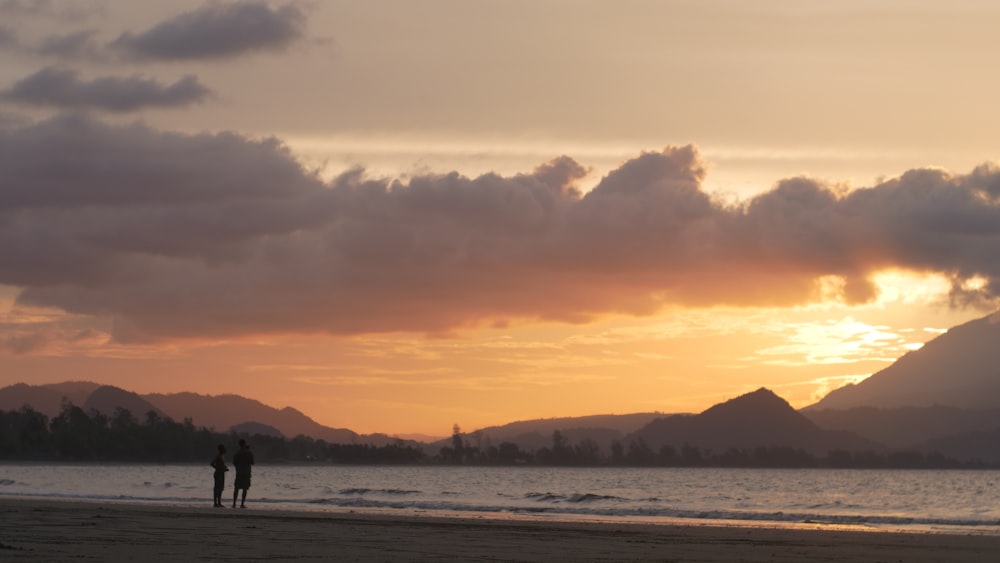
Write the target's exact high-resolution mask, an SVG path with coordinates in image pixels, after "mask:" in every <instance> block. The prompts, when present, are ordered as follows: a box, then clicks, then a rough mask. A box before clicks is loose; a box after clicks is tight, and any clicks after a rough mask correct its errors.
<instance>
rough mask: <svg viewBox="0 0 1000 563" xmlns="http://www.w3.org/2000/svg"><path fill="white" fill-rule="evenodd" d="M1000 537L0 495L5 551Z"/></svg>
mask: <svg viewBox="0 0 1000 563" xmlns="http://www.w3.org/2000/svg"><path fill="white" fill-rule="evenodd" d="M997 553H1000V537H997V536H992V535H975V534H964V535H959V534H944V533H890V532H877V531H858V530H844V529H821V528H820V527H815V528H814V527H809V526H801V527H780V528H776V527H745V526H720V525H714V526H711V525H674V524H624V523H623V524H619V523H593V522H563V521H558V522H557V521H524V520H505V519H485V518H450V517H437V516H435V517H420V516H403V515H392V514H373V513H363V512H336V513H316V512H290V511H272V510H254V509H253V508H252V507H251V508H248V509H245V510H241V509H232V508H228V507H227V508H213V507H211V505H208V504H207V503H206V506H205V507H185V506H151V505H139V504H124V503H120V504H119V503H97V502H75V501H55V500H35V499H27V498H9V497H0V559H2V560H4V561H70V560H72V561H125V560H133V561H235V560H253V561H297V562H302V561H449V560H450V561H471V560H480V561H692V562H695V561H696V562H723V561H725V562H733V561H746V562H752V561H787V562H804V561H867V562H875V561H885V562H893V563H895V562H899V561H903V562H907V563H909V562H924V561H927V562H929V561H941V562H951V563H960V562H963V561H969V562H972V561H977V562H978V561H985V560H990V559H992V558H994V557H996V554H997Z"/></svg>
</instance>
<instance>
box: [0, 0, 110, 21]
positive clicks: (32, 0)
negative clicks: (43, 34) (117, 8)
mask: <svg viewBox="0 0 1000 563" xmlns="http://www.w3.org/2000/svg"><path fill="white" fill-rule="evenodd" d="M104 4H105V2H104V0H73V1H72V2H68V1H59V0H0V15H3V16H8V17H24V16H30V17H47V18H54V19H57V20H63V21H78V20H83V19H87V18H90V17H93V16H95V15H99V14H103V13H104V12H105V6H104Z"/></svg>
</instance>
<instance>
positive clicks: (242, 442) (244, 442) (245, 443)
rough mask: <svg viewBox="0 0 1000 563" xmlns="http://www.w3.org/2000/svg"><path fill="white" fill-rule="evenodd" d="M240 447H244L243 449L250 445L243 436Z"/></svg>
mask: <svg viewBox="0 0 1000 563" xmlns="http://www.w3.org/2000/svg"><path fill="white" fill-rule="evenodd" d="M240 447H241V448H243V449H246V448H247V447H248V446H247V441H246V440H244V439H243V438H240Z"/></svg>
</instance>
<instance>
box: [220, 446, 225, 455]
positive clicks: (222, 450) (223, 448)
mask: <svg viewBox="0 0 1000 563" xmlns="http://www.w3.org/2000/svg"><path fill="white" fill-rule="evenodd" d="M219 453H220V454H224V453H226V446H223V445H222V444H219Z"/></svg>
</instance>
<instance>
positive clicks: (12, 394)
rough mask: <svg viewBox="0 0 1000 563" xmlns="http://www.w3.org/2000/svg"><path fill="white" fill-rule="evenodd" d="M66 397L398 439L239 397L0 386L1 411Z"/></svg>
mask: <svg viewBox="0 0 1000 563" xmlns="http://www.w3.org/2000/svg"><path fill="white" fill-rule="evenodd" d="M65 401H69V402H71V403H72V404H74V405H77V406H79V407H81V408H83V409H84V410H86V411H90V410H96V411H98V412H101V413H102V414H105V415H112V414H114V412H115V410H116V409H117V408H118V407H121V408H125V409H127V410H129V411H130V412H131V413H132V415H133V416H135V417H136V419H138V420H140V421H141V420H144V419H145V416H146V413H148V412H150V411H154V412H156V413H157V414H159V415H161V416H167V417H169V418H172V419H173V420H177V421H181V420H184V419H187V418H190V419H191V421H192V423H193V424H195V425H196V426H205V427H208V428H214V429H215V430H216V431H219V432H229V431H230V430H231V429H233V428H236V429H237V430H239V429H244V430H246V429H249V430H251V431H253V430H260V431H261V433H265V434H268V435H274V436H286V437H294V436H298V435H300V434H304V435H306V436H310V437H312V438H315V439H322V440H326V441H327V442H329V443H338V444H351V443H364V444H372V445H375V446H382V445H386V444H391V443H395V442H396V441H397V438H395V437H392V436H386V435H385V434H370V435H358V434H357V433H355V432H353V431H351V430H347V429H341V428H330V427H328V426H323V425H322V424H319V423H318V422H316V421H314V420H313V419H311V418H309V417H308V416H306V415H305V414H303V413H301V412H299V411H298V410H296V409H293V408H291V407H285V408H283V409H276V408H274V407H270V406H267V405H265V404H263V403H261V402H260V401H255V400H253V399H248V398H246V397H241V396H239V395H219V396H208V395H198V394H195V393H174V394H156V393H154V394H148V395H139V394H136V393H133V392H131V391H126V390H124V389H120V388H117V387H113V386H109V385H100V384H97V383H91V382H81V381H73V382H65V383H55V384H47V385H27V384H24V383H18V384H15V385H11V386H8V387H4V388H2V389H0V410H6V411H11V410H19V409H20V408H21V407H23V406H25V405H30V406H31V408H33V409H34V410H36V411H38V412H41V413H43V414H45V415H46V416H48V417H49V418H53V417H56V416H58V415H59V413H60V411H61V410H62V405H63V403H64V402H65Z"/></svg>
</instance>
